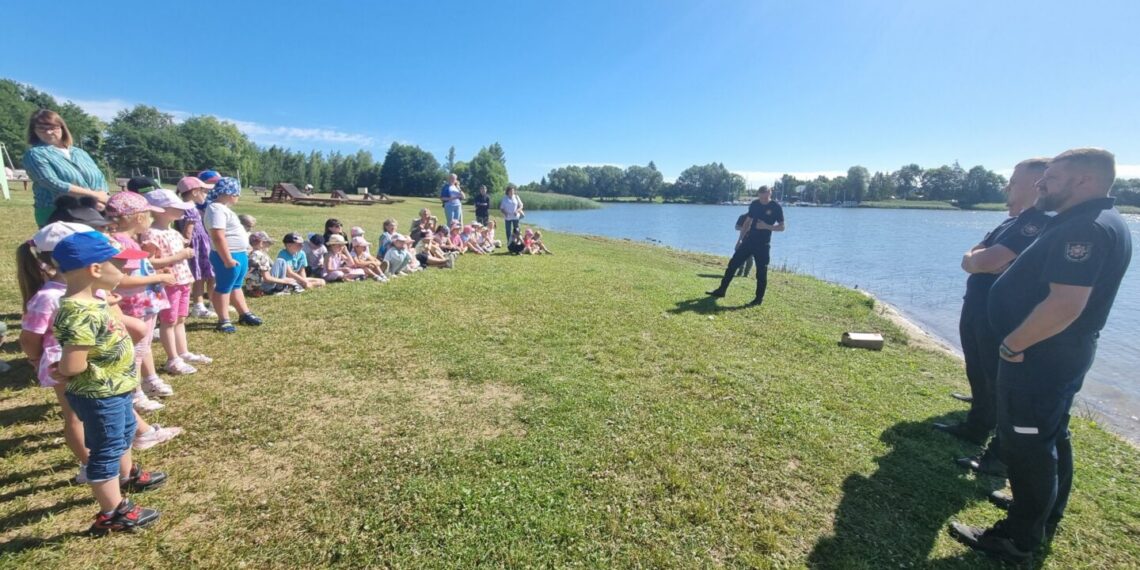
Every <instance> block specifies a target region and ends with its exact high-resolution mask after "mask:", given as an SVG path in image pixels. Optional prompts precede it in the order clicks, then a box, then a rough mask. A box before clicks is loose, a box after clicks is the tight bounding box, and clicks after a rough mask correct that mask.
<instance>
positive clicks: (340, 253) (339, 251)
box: [325, 234, 365, 283]
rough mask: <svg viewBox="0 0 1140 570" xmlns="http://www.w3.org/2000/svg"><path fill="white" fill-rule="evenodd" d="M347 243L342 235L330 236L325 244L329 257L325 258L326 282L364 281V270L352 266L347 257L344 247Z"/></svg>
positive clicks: (350, 260)
mask: <svg viewBox="0 0 1140 570" xmlns="http://www.w3.org/2000/svg"><path fill="white" fill-rule="evenodd" d="M347 243H348V242H346V241H345V239H344V234H332V235H331V236H329V239H328V241H326V242H325V244H326V245H328V248H329V255H328V257H326V258H325V281H326V282H329V283H332V282H334V281H360V280H361V279H364V276H365V273H364V270H363V269H359V268H356V267H353V265H352V257H350V256H349V255H348V249H347V247H346V245H347Z"/></svg>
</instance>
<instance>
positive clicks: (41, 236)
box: [32, 222, 95, 253]
mask: <svg viewBox="0 0 1140 570" xmlns="http://www.w3.org/2000/svg"><path fill="white" fill-rule="evenodd" d="M93 231H95V229H94V228H92V227H91V226H89V225H87V224H80V223H76V222H53V223H50V224H48V225H46V226H44V227H42V228H40V231H38V232H36V235H34V236H32V244H33V245H35V246H36V249H37V250H39V251H40V252H44V253H50V252H52V251H54V250H55V246H56V245H58V244H59V242H61V241H63V240H64V238H66V237H68V236H70V235H72V234H79V233H83V232H93Z"/></svg>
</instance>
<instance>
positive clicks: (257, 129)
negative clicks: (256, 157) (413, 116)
mask: <svg viewBox="0 0 1140 570" xmlns="http://www.w3.org/2000/svg"><path fill="white" fill-rule="evenodd" d="M55 97H56V98H57V99H64V100H70V101H71V102H72V103H75V104H76V105H79V106H80V107H81V108H83V110H84V111H87V112H88V113H90V114H92V115H94V116H96V117H99V118H100V119H101V120H103V121H108V122H109V121H111V120H112V119H114V118H115V116H116V115H118V114H119V111H123V110H125V109H130V108H132V107H134V106H135V105H136V104H137V103H135V102H132V101H126V100H123V99H101V100H100V99H73V98H70V97H65V96H62V95H55ZM159 110H160V111H162V112H163V113H168V114H170V115H171V116H173V117H174V120H175V122H179V123H180V122H182V121H185V120H186V119H188V118H190V117H191V116H193V114H192V113H188V112H186V111H178V110H171V109H159ZM218 119H220V120H222V121H229V122H231V123H233V124H234V125H237V128H238V130H240V131H241V132H243V133H245V134H246V136H248V137H249V138H250V139H251V140H253V141H254V142H256V143H259V144H279V145H283V146H288V145H289V144H290V143H296V142H316V143H326V144H336V145H357V146H364V147H369V146H372V145H373V144H374V143H375V142H376V140H375V139H374V138H373V137H371V136H368V135H364V134H359V133H348V132H344V131H338V130H336V129H328V128H310V127H287V126H279V125H263V124H261V123H256V122H253V121H243V120H241V119H229V118H223V117H218Z"/></svg>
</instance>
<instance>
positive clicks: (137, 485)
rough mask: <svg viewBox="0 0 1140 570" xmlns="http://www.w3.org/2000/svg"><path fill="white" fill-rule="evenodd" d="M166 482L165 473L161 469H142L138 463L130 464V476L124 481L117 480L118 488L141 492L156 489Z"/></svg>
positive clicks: (128, 491) (130, 491)
mask: <svg viewBox="0 0 1140 570" xmlns="http://www.w3.org/2000/svg"><path fill="white" fill-rule="evenodd" d="M165 484H166V473H163V472H161V471H143V470H142V467H140V466H139V464H138V463H136V464H134V465H133V466H131V476H130V478H129V479H127V480H126V481H121V480H120V481H119V489H122V490H123V492H125V493H142V492H144V491H150V490H151V489H157V488H159V487H161V486H163V485H165Z"/></svg>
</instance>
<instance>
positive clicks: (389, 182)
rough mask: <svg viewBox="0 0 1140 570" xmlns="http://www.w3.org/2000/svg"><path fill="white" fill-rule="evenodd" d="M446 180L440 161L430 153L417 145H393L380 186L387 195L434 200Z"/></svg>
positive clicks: (387, 155) (381, 169)
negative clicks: (433, 197) (429, 197)
mask: <svg viewBox="0 0 1140 570" xmlns="http://www.w3.org/2000/svg"><path fill="white" fill-rule="evenodd" d="M445 177H446V174H445V173H444V171H443V168H442V167H441V166H440V164H439V161H438V160H436V159H435V157H434V156H432V154H431V153H430V152H428V151H426V150H423V149H421V148H420V147H418V146H414V145H402V144H400V143H392V146H391V147H389V148H388V154H386V155H385V156H384V164H383V166H381V167H380V179H379V181H378V183H377V186H378V188H379V190H380V192H382V193H385V194H399V195H402V196H434V195H436V193H437V192H439V188H440V186H441V185H443V181H444V179H445Z"/></svg>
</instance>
